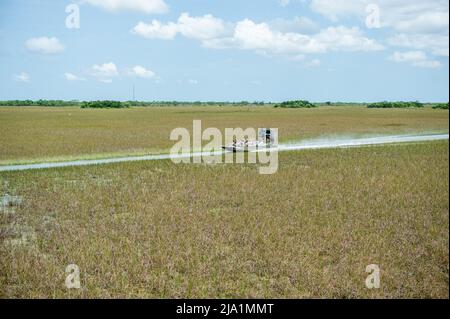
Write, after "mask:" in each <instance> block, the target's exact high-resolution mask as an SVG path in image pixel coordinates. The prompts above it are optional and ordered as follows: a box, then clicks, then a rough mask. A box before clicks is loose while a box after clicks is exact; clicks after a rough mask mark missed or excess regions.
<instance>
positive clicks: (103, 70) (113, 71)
mask: <svg viewBox="0 0 450 319" xmlns="http://www.w3.org/2000/svg"><path fill="white" fill-rule="evenodd" d="M91 74H92V75H93V76H94V77H96V78H97V79H98V80H99V81H100V82H104V83H111V82H112V78H113V77H116V76H118V75H119V71H117V67H116V65H115V64H114V63H113V62H109V63H103V64H94V65H93V66H92V67H91Z"/></svg>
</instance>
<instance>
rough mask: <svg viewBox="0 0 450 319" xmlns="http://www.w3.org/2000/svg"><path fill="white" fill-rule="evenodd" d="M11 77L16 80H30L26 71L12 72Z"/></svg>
mask: <svg viewBox="0 0 450 319" xmlns="http://www.w3.org/2000/svg"><path fill="white" fill-rule="evenodd" d="M13 78H14V80H15V81H17V82H30V76H29V75H28V73H26V72H20V73H19V74H13Z"/></svg>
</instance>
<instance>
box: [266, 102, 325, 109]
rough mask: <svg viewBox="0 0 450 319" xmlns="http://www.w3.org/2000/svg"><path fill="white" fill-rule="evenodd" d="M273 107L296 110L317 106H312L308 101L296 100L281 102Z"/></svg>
mask: <svg viewBox="0 0 450 319" xmlns="http://www.w3.org/2000/svg"><path fill="white" fill-rule="evenodd" d="M274 107H280V108H292V109H297V108H308V109H309V108H313V107H317V105H315V104H312V103H311V102H309V101H305V100H296V101H286V102H282V103H280V104H275V105H274Z"/></svg>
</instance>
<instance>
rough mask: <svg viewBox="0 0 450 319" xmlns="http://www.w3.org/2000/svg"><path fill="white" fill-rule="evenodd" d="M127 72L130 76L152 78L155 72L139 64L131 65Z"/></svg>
mask: <svg viewBox="0 0 450 319" xmlns="http://www.w3.org/2000/svg"><path fill="white" fill-rule="evenodd" d="M128 74H129V75H131V76H136V77H139V78H143V79H152V78H155V76H156V74H155V72H153V71H151V70H149V69H146V68H145V67H143V66H140V65H135V66H134V67H132V68H131V69H130V70H129V71H128Z"/></svg>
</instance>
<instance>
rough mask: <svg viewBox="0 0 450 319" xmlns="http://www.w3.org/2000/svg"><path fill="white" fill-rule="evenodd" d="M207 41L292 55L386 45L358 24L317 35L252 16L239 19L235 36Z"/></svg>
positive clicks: (327, 30) (331, 29) (358, 49)
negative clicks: (284, 29) (258, 20)
mask: <svg viewBox="0 0 450 319" xmlns="http://www.w3.org/2000/svg"><path fill="white" fill-rule="evenodd" d="M204 45H205V46H206V47H210V48H227V47H237V48H240V49H244V50H256V51H262V52H268V53H274V54H291V55H298V54H309V53H325V52H328V51H376V50H382V49H383V46H382V45H381V44H379V43H378V42H376V41H375V40H372V39H369V38H367V37H365V36H364V35H363V34H362V32H361V31H360V30H359V29H358V28H356V27H354V28H347V27H344V26H338V27H329V28H327V29H324V30H322V31H321V32H319V33H317V34H315V35H305V34H301V33H295V32H286V33H283V32H279V31H274V30H272V29H271V28H270V26H269V25H268V24H267V23H259V24H257V23H255V22H253V21H251V20H249V19H245V20H243V21H240V22H238V23H237V25H236V28H235V30H234V34H233V36H232V38H223V39H213V40H212V41H205V42H204Z"/></svg>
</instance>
